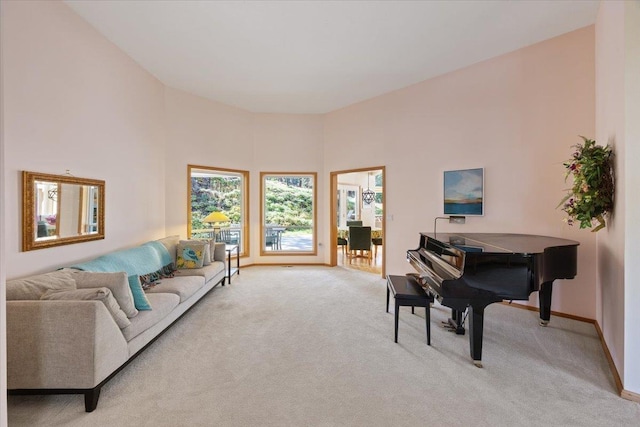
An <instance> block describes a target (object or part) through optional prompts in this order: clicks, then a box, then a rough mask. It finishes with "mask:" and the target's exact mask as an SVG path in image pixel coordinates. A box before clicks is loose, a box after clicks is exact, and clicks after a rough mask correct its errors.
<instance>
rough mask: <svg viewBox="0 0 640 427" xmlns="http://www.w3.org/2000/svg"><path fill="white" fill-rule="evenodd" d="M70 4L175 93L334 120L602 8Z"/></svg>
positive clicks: (556, 31) (585, 4)
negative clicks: (341, 112) (345, 110)
mask: <svg viewBox="0 0 640 427" xmlns="http://www.w3.org/2000/svg"><path fill="white" fill-rule="evenodd" d="M66 3H67V4H68V5H69V6H70V7H71V8H73V9H74V10H75V11H76V12H77V13H78V14H80V15H81V16H82V17H83V18H84V19H86V20H87V21H88V22H89V23H91V25H93V26H94V27H95V28H96V29H97V30H98V31H100V32H101V33H102V34H104V35H105V36H106V37H107V38H108V39H109V40H111V41H112V42H113V43H115V44H116V45H117V46H118V47H120V48H121V49H122V50H123V51H125V52H126V53H127V54H128V55H130V56H131V57H132V58H133V59H134V60H135V61H137V62H138V63H139V64H140V65H141V66H142V67H143V68H145V69H146V70H148V71H149V72H150V73H151V74H153V75H154V76H156V77H157V78H158V79H159V80H160V81H162V82H163V83H164V84H166V85H167V86H170V87H173V88H177V89H182V90H184V91H187V92H190V93H193V94H196V95H199V96H203V97H206V98H209V99H212V100H215V101H219V102H222V103H225V104H228V105H233V106H237V107H240V108H243V109H246V110H249V111H252V112H271V113H325V112H328V111H332V110H336V109H339V108H342V107H345V106H347V105H350V104H353V103H356V102H359V101H362V100H365V99H369V98H372V97H375V96H378V95H381V94H383V93H386V92H390V91H392V90H395V89H399V88H402V87H406V86H409V85H411V84H414V83H418V82H420V81H423V80H426V79H429V78H431V77H435V76H437V75H441V74H444V73H447V72H449V71H452V70H456V69H459V68H462V67H466V66H468V65H471V64H473V63H476V62H479V61H482V60H485V59H488V58H491V57H494V56H497V55H501V54H504V53H507V52H510V51H513V50H516V49H518V48H521V47H523V46H527V45H530V44H533V43H537V42H539V41H542V40H545V39H548V38H551V37H555V36H558V35H560V34H563V33H566V32H569V31H572V30H575V29H578V28H581V27H584V26H587V25H590V24H593V23H594V22H595V17H596V13H597V9H598V5H599V0H596V1H591V0H577V1H574V0H551V1H546V0H533V1H529V0H512V1H507V0H500V1H488V0H487V1H483V0H472V1H463V0H458V1H215V2H214V1H185V0H175V1H174V0H169V1H150V0H143V1H137V0H129V1H113V0H111V1H95V0H67V1H66Z"/></svg>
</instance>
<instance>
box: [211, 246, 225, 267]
mask: <svg viewBox="0 0 640 427" xmlns="http://www.w3.org/2000/svg"><path fill="white" fill-rule="evenodd" d="M226 246H227V245H226V244H225V243H221V242H216V247H215V250H214V251H213V260H214V261H221V262H223V263H225V265H226V264H227V251H226V250H225V248H226Z"/></svg>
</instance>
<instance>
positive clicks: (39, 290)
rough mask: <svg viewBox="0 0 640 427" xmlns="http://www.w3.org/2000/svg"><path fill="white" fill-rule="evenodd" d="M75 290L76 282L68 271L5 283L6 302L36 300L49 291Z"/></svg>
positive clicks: (53, 272)
mask: <svg viewBox="0 0 640 427" xmlns="http://www.w3.org/2000/svg"><path fill="white" fill-rule="evenodd" d="M72 289H76V281H75V280H74V279H73V276H72V273H70V272H68V271H52V272H51V273H45V274H38V275H37V276H31V277H25V278H24V279H14V280H8V281H7V300H38V299H40V297H41V296H42V295H43V294H44V293H45V292H47V291H49V290H57V291H68V290H72Z"/></svg>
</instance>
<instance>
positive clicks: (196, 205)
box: [187, 165, 249, 255]
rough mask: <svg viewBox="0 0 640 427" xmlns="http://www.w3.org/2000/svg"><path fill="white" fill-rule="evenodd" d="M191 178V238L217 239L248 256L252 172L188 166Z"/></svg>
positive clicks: (189, 229) (189, 230) (189, 191)
mask: <svg viewBox="0 0 640 427" xmlns="http://www.w3.org/2000/svg"><path fill="white" fill-rule="evenodd" d="M188 176H189V185H188V197H189V224H188V232H187V234H188V236H189V237H193V238H201V237H213V236H215V238H216V241H218V242H224V243H227V244H230V245H240V248H239V253H240V255H249V239H248V236H249V218H248V217H249V215H248V210H247V209H248V203H247V200H248V196H249V187H248V185H249V172H248V171H242V170H233V169H223V168H214V167H207V166H193V165H189V166H188Z"/></svg>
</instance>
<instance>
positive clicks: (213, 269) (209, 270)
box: [174, 261, 224, 282]
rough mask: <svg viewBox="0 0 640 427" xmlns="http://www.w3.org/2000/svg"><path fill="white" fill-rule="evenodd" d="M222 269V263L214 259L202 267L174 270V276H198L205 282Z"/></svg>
mask: <svg viewBox="0 0 640 427" xmlns="http://www.w3.org/2000/svg"><path fill="white" fill-rule="evenodd" d="M223 271H224V263H223V262H220V261H214V262H212V263H211V264H209V265H207V266H204V267H202V268H191V269H188V270H176V271H175V272H174V274H175V276H176V277H188V276H200V277H204V280H205V282H208V281H209V280H211V279H213V278H214V277H215V276H216V275H217V274H218V273H220V272H223Z"/></svg>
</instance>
